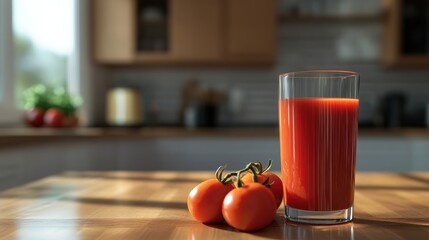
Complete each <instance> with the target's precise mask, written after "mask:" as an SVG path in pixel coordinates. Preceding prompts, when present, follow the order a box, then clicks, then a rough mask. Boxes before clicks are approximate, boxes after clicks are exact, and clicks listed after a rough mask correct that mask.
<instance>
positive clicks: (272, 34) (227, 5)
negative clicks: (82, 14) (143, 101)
mask: <svg viewBox="0 0 429 240" xmlns="http://www.w3.org/2000/svg"><path fill="white" fill-rule="evenodd" d="M92 13H93V15H94V16H93V28H94V31H93V33H94V34H93V36H92V37H93V40H94V43H93V46H94V59H95V61H96V62H97V63H101V64H125V65H130V64H141V65H187V64H189V65H191V64H192V65H195V64H198V65H222V66H230V65H236V64H252V65H254V64H257V65H258V64H260V65H269V64H272V63H273V62H274V60H275V57H276V56H275V49H276V41H277V36H276V30H277V27H276V22H277V20H276V1H275V0H266V1H260V0H249V1H244V0H235V1H227V0H161V1H156V0H93V11H92Z"/></svg>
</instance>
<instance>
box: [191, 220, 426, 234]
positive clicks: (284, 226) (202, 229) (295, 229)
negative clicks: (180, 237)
mask: <svg viewBox="0 0 429 240" xmlns="http://www.w3.org/2000/svg"><path fill="white" fill-rule="evenodd" d="M402 220H405V219H397V220H395V219H392V220H381V219H364V218H356V219H354V220H353V222H351V223H345V224H338V225H310V224H297V223H293V222H289V221H287V220H285V219H284V218H283V216H280V215H277V217H276V219H275V221H274V222H273V223H272V224H270V225H269V226H268V227H266V228H264V229H261V230H259V231H255V232H249V233H246V232H240V231H238V230H235V229H234V228H232V227H230V226H228V225H227V224H226V223H224V224H205V225H204V224H197V223H196V224H194V225H193V226H192V227H190V229H189V231H190V234H189V235H190V236H191V237H192V238H191V239H204V237H206V236H207V235H205V234H206V233H207V231H211V230H213V229H216V230H221V231H228V232H235V233H237V234H240V235H248V237H251V236H255V237H261V238H267V239H346V240H347V239H351V240H356V239H397V238H398V236H399V237H400V238H399V239H427V236H428V234H429V229H428V226H429V223H428V222H427V221H425V219H414V222H413V223H410V221H411V220H410V219H406V220H405V221H407V222H402ZM237 238H238V237H237Z"/></svg>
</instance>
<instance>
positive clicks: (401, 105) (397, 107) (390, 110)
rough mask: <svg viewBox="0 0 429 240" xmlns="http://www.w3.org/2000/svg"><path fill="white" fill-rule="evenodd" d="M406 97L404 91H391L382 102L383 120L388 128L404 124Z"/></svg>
mask: <svg viewBox="0 0 429 240" xmlns="http://www.w3.org/2000/svg"><path fill="white" fill-rule="evenodd" d="M405 103H406V97H405V95H404V94H402V93H399V92H398V93H389V94H387V95H386V96H385V97H384V99H383V102H382V112H383V122H384V126H385V127H386V128H398V127H402V126H403V125H404V114H405Z"/></svg>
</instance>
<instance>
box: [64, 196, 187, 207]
mask: <svg viewBox="0 0 429 240" xmlns="http://www.w3.org/2000/svg"><path fill="white" fill-rule="evenodd" d="M59 200H60V201H72V202H78V203H87V204H97V205H113V206H132V207H153V208H168V209H183V210H185V209H188V206H187V204H186V202H171V201H169V202H161V201H147V200H126V199H102V198H82V197H62V198H60V199H59Z"/></svg>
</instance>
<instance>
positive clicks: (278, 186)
mask: <svg viewBox="0 0 429 240" xmlns="http://www.w3.org/2000/svg"><path fill="white" fill-rule="evenodd" d="M250 165H253V166H254V168H255V170H256V176H257V182H259V183H264V182H265V183H267V184H266V186H267V187H268V188H269V189H270V190H271V192H272V193H273V194H274V197H275V199H276V205H277V208H278V207H279V206H280V204H281V203H282V200H283V183H282V180H281V179H280V178H279V177H278V176H277V175H276V174H274V173H272V172H268V170H269V169H270V168H271V165H272V161H271V160H270V161H269V162H268V166H267V167H266V168H265V169H262V164H261V163H256V164H255V163H254V164H252V163H250ZM241 181H243V183H244V184H248V183H251V182H254V177H253V175H252V174H246V175H244V177H242V178H241Z"/></svg>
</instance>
